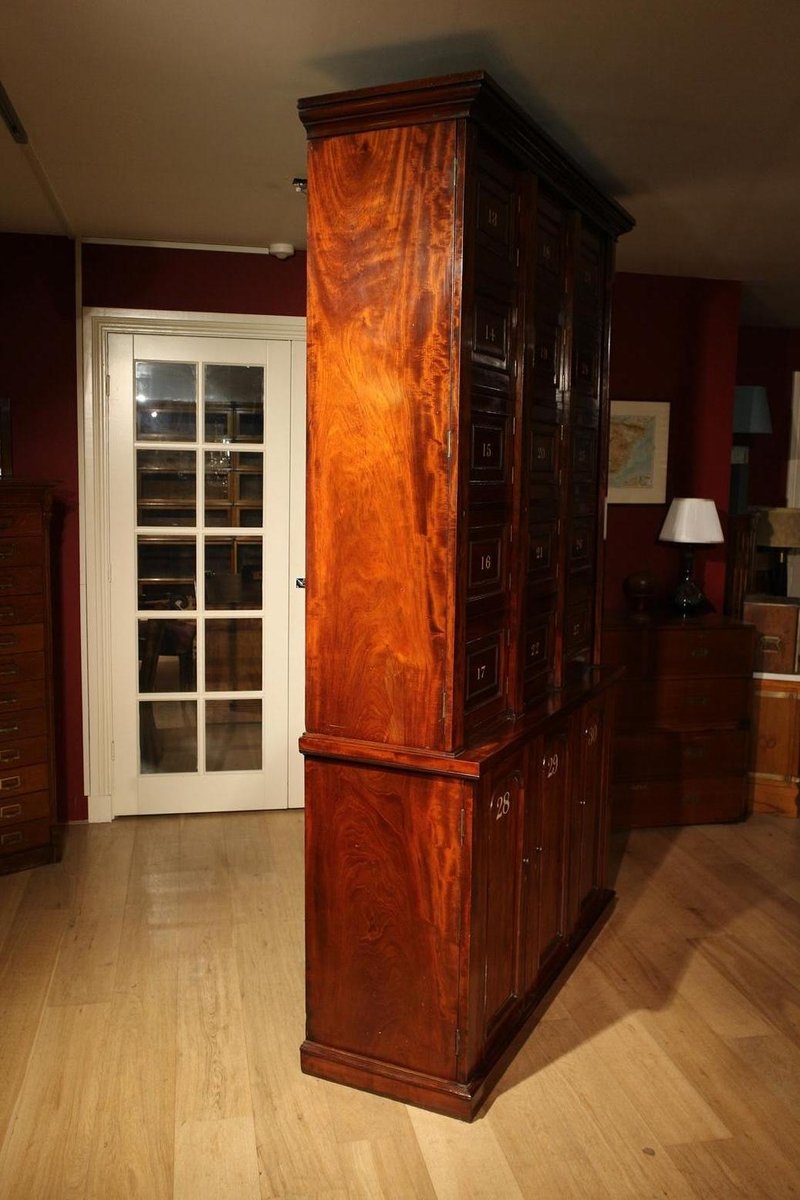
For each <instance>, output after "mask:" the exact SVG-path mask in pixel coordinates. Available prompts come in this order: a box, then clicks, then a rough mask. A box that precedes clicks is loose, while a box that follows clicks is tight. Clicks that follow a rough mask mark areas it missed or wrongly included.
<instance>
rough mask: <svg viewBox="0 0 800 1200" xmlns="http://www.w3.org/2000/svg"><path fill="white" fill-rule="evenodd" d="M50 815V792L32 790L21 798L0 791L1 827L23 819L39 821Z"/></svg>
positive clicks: (16, 823)
mask: <svg viewBox="0 0 800 1200" xmlns="http://www.w3.org/2000/svg"><path fill="white" fill-rule="evenodd" d="M49 816H50V793H49V792H31V793H29V794H28V795H26V796H22V795H21V796H20V797H19V799H16V798H13V797H11V796H4V795H3V794H2V793H0V829H2V828H4V827H5V826H8V825H19V824H20V823H21V822H22V821H38V820H41V819H42V818H43V817H49Z"/></svg>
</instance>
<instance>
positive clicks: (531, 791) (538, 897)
mask: <svg viewBox="0 0 800 1200" xmlns="http://www.w3.org/2000/svg"><path fill="white" fill-rule="evenodd" d="M526 783H527V794H528V820H527V823H526V831H525V834H526V837H525V851H524V855H523V858H524V864H525V867H526V877H527V878H526V887H525V893H524V897H523V907H524V909H525V914H526V925H527V930H526V936H525V945H526V955H525V969H524V976H525V977H524V986H525V988H526V990H527V989H528V988H530V987H532V986H533V985H534V984H535V983H536V982H537V980H538V979H540V978H541V976H542V975H543V974H544V973H545V972H546V971H547V970H548V969H549V967H550V964H551V962H553V961H554V960H555V959H556V958H557V957H558V955H559V951H560V950H561V949H562V948H563V946H564V945H565V940H566V899H567V894H566V893H567V889H566V880H567V858H566V855H567V849H566V842H567V833H568V822H567V817H568V811H569V808H568V806H569V726H568V725H567V723H566V722H564V723H563V724H562V725H560V726H559V727H557V728H556V729H555V730H554V731H553V732H552V733H549V734H547V735H546V736H544V737H542V738H538V739H537V740H536V741H535V742H534V744H533V747H532V749H531V753H530V756H529V759H528V770H527V778H526Z"/></svg>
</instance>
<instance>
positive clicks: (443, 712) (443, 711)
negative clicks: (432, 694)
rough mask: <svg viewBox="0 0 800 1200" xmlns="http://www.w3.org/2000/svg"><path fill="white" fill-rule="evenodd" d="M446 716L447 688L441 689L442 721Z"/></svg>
mask: <svg viewBox="0 0 800 1200" xmlns="http://www.w3.org/2000/svg"><path fill="white" fill-rule="evenodd" d="M446 716H447V688H442V720H444V719H445V717H446Z"/></svg>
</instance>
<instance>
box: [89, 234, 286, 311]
mask: <svg viewBox="0 0 800 1200" xmlns="http://www.w3.org/2000/svg"><path fill="white" fill-rule="evenodd" d="M82 266H83V304H84V307H85V308H155V309H172V310H175V311H178V312H224V313H257V314H262V315H274V316H281V317H304V316H305V315H306V255H305V251H298V252H297V253H296V254H294V255H293V256H292V258H286V259H283V260H281V259H277V258H272V256H271V255H270V256H267V255H263V254H228V253H224V252H220V253H216V252H213V251H207V250H165V249H158V248H155V247H148V246H104V245H92V244H88V245H85V246H84V247H83V256H82Z"/></svg>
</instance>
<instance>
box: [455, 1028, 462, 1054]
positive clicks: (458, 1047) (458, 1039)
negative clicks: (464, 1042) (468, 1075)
mask: <svg viewBox="0 0 800 1200" xmlns="http://www.w3.org/2000/svg"><path fill="white" fill-rule="evenodd" d="M460 1053H461V1030H460V1029H459V1028H458V1026H456V1058H458V1056H459V1055H460Z"/></svg>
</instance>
